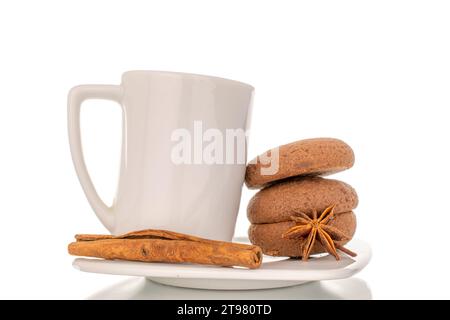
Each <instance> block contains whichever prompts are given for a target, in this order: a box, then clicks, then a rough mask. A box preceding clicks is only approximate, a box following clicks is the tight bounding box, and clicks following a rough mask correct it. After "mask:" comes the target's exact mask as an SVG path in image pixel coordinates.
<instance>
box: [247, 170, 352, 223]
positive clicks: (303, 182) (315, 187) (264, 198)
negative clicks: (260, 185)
mask: <svg viewBox="0 0 450 320" xmlns="http://www.w3.org/2000/svg"><path fill="white" fill-rule="evenodd" d="M331 205H336V207H335V213H341V212H347V211H352V210H353V209H354V208H356V206H357V205H358V195H357V194H356V191H355V189H353V188H352V187H351V186H350V185H348V184H347V183H345V182H342V181H339V180H333V179H325V178H321V177H303V178H299V179H291V180H287V181H283V182H280V183H276V184H273V185H271V186H269V187H267V188H264V189H262V190H260V191H258V192H257V193H256V194H255V195H254V196H253V198H252V199H250V202H249V204H248V207H247V217H248V219H249V220H250V222H251V223H275V222H282V221H289V220H290V217H291V216H292V215H294V213H295V212H298V211H300V212H303V213H306V214H308V215H310V214H311V213H312V211H313V210H314V209H315V210H317V211H318V212H321V211H323V210H325V209H326V208H327V207H328V206H331Z"/></svg>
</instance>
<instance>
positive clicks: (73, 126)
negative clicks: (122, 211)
mask: <svg viewBox="0 0 450 320" xmlns="http://www.w3.org/2000/svg"><path fill="white" fill-rule="evenodd" d="M122 91H123V90H122V87H121V86H118V85H80V86H76V87H74V88H72V89H71V90H70V92H69V96H68V127H69V144H70V152H71V154H72V161H73V163H74V166H75V171H76V172H77V175H78V179H79V180H80V183H81V187H82V188H83V191H84V193H85V195H86V198H87V199H88V201H89V204H90V205H91V207H92V209H93V210H94V212H95V214H96V215H97V217H98V218H99V219H100V221H101V222H102V223H103V225H104V226H105V227H106V229H108V230H109V231H110V232H112V230H113V228H114V213H113V208H112V207H108V206H107V205H106V204H105V203H104V202H103V201H102V199H101V198H100V197H99V195H98V193H97V191H96V190H95V187H94V184H93V183H92V180H91V178H90V176H89V173H88V171H87V168H86V163H85V162H84V157H83V149H82V146H81V132H80V109H81V104H82V103H83V101H85V100H87V99H104V100H112V101H115V102H117V103H119V104H120V105H121V106H122ZM122 110H123V106H122Z"/></svg>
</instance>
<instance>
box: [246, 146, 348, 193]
mask: <svg viewBox="0 0 450 320" xmlns="http://www.w3.org/2000/svg"><path fill="white" fill-rule="evenodd" d="M275 154H276V153H271V154H267V152H266V153H265V154H263V155H261V156H259V157H257V158H255V159H253V160H252V161H250V163H249V164H248V165H247V170H246V174H245V183H246V185H247V187H249V188H251V189H256V188H262V187H264V186H266V185H268V184H270V183H272V182H275V181H278V180H281V179H285V178H289V177H295V176H299V175H327V174H332V173H335V172H339V171H343V170H346V169H349V168H351V167H352V166H353V163H354V162H355V156H354V154H353V150H352V148H350V146H349V145H348V144H346V143H345V142H343V141H341V140H338V139H334V138H316V139H306V140H300V141H296V142H292V143H289V144H285V145H282V146H280V147H279V148H278V166H276V165H275V163H273V162H271V163H268V162H267V161H269V159H271V158H272V157H273V158H274V159H273V160H272V161H276V157H275ZM265 155H266V156H265ZM267 155H268V156H267ZM258 159H260V160H261V159H267V161H266V160H263V163H264V164H262V163H261V161H259V160H258ZM269 167H272V168H273V169H275V168H277V167H278V170H276V172H275V173H273V174H269V172H270V170H268V168H269ZM261 169H263V170H261ZM264 169H266V171H265V172H264Z"/></svg>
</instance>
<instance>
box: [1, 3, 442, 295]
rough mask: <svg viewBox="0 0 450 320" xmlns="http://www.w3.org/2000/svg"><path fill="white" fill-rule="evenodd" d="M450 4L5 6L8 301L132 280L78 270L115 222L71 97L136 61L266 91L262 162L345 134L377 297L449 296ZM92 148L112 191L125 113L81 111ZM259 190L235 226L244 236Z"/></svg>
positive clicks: (261, 100) (261, 103)
mask: <svg viewBox="0 0 450 320" xmlns="http://www.w3.org/2000/svg"><path fill="white" fill-rule="evenodd" d="M449 17H450V4H449V3H448V2H446V1H411V0H408V1H393V0H390V1H305V2H302V1H272V2H266V1H261V0H259V1H221V2H218V1H168V0H165V1H158V2H156V1H130V0H127V1H81V0H77V1H47V0H43V1H20V0H18V1H2V2H0V94H1V95H0V146H1V156H0V191H1V193H0V194H1V198H0V199H1V200H0V214H1V222H0V283H1V285H0V298H75V299H78V298H80V299H83V298H86V297H88V296H89V295H91V294H94V293H95V292H96V291H98V290H101V289H103V288H105V287H107V286H108V285H113V284H114V283H116V282H118V281H120V280H121V279H122V278H120V277H113V276H102V275H93V274H86V273H81V272H78V271H76V270H74V269H72V268H71V261H72V257H70V256H69V255H68V254H67V253H66V245H67V244H68V242H70V241H71V239H72V236H73V235H74V234H75V233H80V232H92V233H103V232H106V231H105V229H104V228H103V227H102V226H101V225H100V223H99V222H98V220H97V218H96V217H95V215H94V214H93V212H92V210H91V208H90V207H89V205H88V203H87V201H86V199H85V197H84V194H83V193H82V191H81V187H80V185H79V183H78V180H77V177H76V175H75V172H74V169H73V166H72V162H71V159H70V154H69V148H68V142H67V132H66V97H67V92H68V90H69V89H70V88H71V87H72V86H74V85H77V84H84V83H106V84H110V83H112V84H115V83H118V82H119V80H120V75H121V73H122V72H123V71H126V70H130V69H150V70H152V69H153V70H170V71H183V72H194V73H203V74H210V75H217V76H222V77H227V78H231V79H237V80H241V81H244V82H248V83H250V84H252V85H253V86H255V88H256V95H255V103H254V109H253V120H252V133H251V139H250V150H249V157H253V156H255V155H257V154H258V153H260V152H262V151H264V150H266V149H268V148H271V147H274V146H277V145H279V144H284V143H287V142H291V141H294V140H298V139H302V138H309V137H320V136H331V137H337V138H341V139H343V140H345V141H347V142H348V143H349V144H350V145H351V146H352V147H353V149H354V151H355V153H356V160H357V161H356V164H355V166H354V168H352V169H351V170H349V171H347V172H344V173H341V174H339V175H336V176H335V177H336V178H338V179H342V180H345V181H346V182H348V183H350V184H351V185H353V186H354V187H355V188H356V190H357V191H358V193H359V196H360V205H359V207H358V208H357V209H356V214H357V217H358V223H359V225H358V230H357V235H356V237H358V238H361V239H365V240H367V241H369V242H370V243H371V245H372V247H373V251H374V256H373V260H372V262H371V263H370V265H369V266H368V267H367V269H366V270H364V271H363V272H361V273H360V274H359V275H358V277H359V278H360V279H361V280H362V281H364V282H365V283H366V284H367V285H368V286H369V287H370V288H371V291H372V295H373V297H374V298H450V294H449V293H448V290H447V288H448V286H449V285H450V276H449V273H448V270H449V267H450V264H449V262H450V257H449V255H448V244H449V241H448V230H447V226H448V225H449V224H450V211H449V207H448V199H449V188H448V183H449V181H450V174H449V165H450V151H449V143H448V136H449V133H450V129H449V124H448V122H449V117H448V110H449V108H450V89H449V88H450V58H449V57H450V19H449ZM83 109H84V111H83V119H82V120H83V130H84V137H88V138H85V150H86V157H87V162H88V166H89V169H90V171H91V172H92V176H93V179H94V182H95V184H96V185H97V188H98V189H99V192H100V194H101V195H102V196H103V197H104V199H105V200H107V201H111V200H112V197H113V194H114V189H115V183H116V177H117V166H118V155H119V141H120V111H119V108H118V107H117V106H115V105H114V104H112V103H107V102H95V101H94V102H92V101H91V102H88V103H86V105H85V107H84V108H83ZM252 194H253V192H252V191H249V190H247V189H244V192H243V199H242V205H241V212H240V216H239V219H238V225H237V232H236V233H237V234H239V235H242V234H245V233H246V229H247V226H248V223H247V221H246V216H245V207H246V204H247V202H248V199H249V198H250V197H251V196H252Z"/></svg>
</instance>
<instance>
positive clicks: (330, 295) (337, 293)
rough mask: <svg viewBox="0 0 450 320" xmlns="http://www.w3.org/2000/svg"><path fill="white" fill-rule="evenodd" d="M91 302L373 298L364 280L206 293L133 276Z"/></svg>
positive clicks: (106, 290)
mask: <svg viewBox="0 0 450 320" xmlns="http://www.w3.org/2000/svg"><path fill="white" fill-rule="evenodd" d="M88 299H91V300H109V299H113V300H115V299H116V300H119V299H120V300H165V299H173V300H190V299H192V300H194V299H198V300H203V299H205V300H206V299H208V300H214V299H218V300H219V299H223V300H227V299H234V300H236V299H237V300H245V299H249V300H259V299H260V300H272V299H273V300H277V299H280V300H299V299H325V300H329V299H363V300H368V299H372V293H371V291H370V288H369V286H368V285H367V283H366V282H365V281H364V280H361V279H358V278H347V279H340V280H328V281H315V282H309V283H305V284H301V285H297V286H291V287H286V288H278V289H260V290H203V289H188V288H179V287H173V286H168V285H163V284H159V283H156V282H153V281H151V280H148V279H145V278H141V277H133V278H129V279H127V280H124V281H121V282H119V283H117V284H115V285H112V286H110V287H107V288H105V289H102V290H100V291H98V292H96V293H94V294H93V295H91V296H90V297H88Z"/></svg>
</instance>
